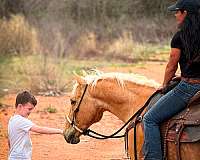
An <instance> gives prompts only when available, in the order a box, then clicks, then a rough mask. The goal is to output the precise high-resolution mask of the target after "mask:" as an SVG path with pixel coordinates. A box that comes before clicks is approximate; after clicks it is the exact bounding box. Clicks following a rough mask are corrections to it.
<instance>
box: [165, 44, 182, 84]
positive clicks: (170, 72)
mask: <svg viewBox="0 0 200 160" xmlns="http://www.w3.org/2000/svg"><path fill="white" fill-rule="evenodd" d="M180 55H181V50H180V49H178V48H172V49H171V52H170V57H169V61H168V63H167V66H166V68H165V76H164V81H163V87H165V86H166V85H167V84H168V83H169V81H170V80H171V79H172V78H173V77H174V76H175V73H176V71H177V68H178V62H179V59H180Z"/></svg>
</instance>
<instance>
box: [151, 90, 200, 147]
mask: <svg viewBox="0 0 200 160" xmlns="http://www.w3.org/2000/svg"><path fill="white" fill-rule="evenodd" d="M162 96H163V94H161V93H158V94H157V95H155V96H154V97H153V98H152V100H151V102H150V103H149V105H148V107H147V110H148V108H150V107H151V106H152V105H153V104H154V103H156V102H157V101H158V100H159V98H161V97H162ZM161 135H162V137H163V138H164V139H165V140H167V141H172V142H175V143H176V142H178V141H179V142H197V141H199V140H200V91H199V92H197V93H196V94H195V95H194V97H193V98H192V99H191V100H190V102H189V103H188V105H187V107H186V109H185V110H183V111H182V112H180V113H179V114H177V115H175V116H174V117H172V118H171V119H169V120H168V121H166V122H164V123H163V124H162V125H161Z"/></svg>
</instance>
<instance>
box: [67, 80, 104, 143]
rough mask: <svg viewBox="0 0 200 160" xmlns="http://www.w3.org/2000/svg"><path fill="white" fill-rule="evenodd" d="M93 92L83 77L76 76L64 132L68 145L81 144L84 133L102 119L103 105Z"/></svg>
mask: <svg viewBox="0 0 200 160" xmlns="http://www.w3.org/2000/svg"><path fill="white" fill-rule="evenodd" d="M93 91H94V89H93V87H92V86H91V84H88V82H87V81H86V80H85V79H84V78H83V77H80V76H76V84H75V85H74V88H73V91H72V95H71V98H70V101H71V106H70V112H69V114H68V115H67V116H66V124H65V130H64V137H65V140H66V141H67V142H68V143H71V144H77V143H79V142H80V136H81V135H82V134H84V131H85V130H86V129H88V128H89V127H90V126H91V125H92V124H93V123H96V122H98V121H100V119H101V118H102V115H103V112H104V109H103V103H101V102H100V101H98V99H96V98H95V97H94V96H93V94H92V93H93Z"/></svg>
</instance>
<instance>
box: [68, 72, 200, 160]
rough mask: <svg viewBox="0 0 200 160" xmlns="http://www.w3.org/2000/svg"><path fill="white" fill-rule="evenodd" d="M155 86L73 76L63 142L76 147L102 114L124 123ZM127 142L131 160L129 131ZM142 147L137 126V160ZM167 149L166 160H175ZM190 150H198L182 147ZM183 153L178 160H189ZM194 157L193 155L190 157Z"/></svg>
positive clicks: (122, 78) (128, 77) (139, 80)
mask: <svg viewBox="0 0 200 160" xmlns="http://www.w3.org/2000/svg"><path fill="white" fill-rule="evenodd" d="M86 86H87V87H86ZM158 86H159V84H158V83H156V82H155V81H153V80H149V79H147V78H145V77H143V76H139V75H132V74H122V73H105V74H102V75H99V76H93V75H88V76H86V77H79V76H77V77H76V84H75V85H74V89H73V92H72V97H71V108H70V113H69V114H68V116H66V117H67V122H66V126H65V131H64V137H65V140H66V141H67V142H68V143H71V144H77V143H79V142H80V136H81V135H82V134H84V133H83V132H84V130H86V129H88V128H89V127H90V126H91V125H92V124H94V123H96V122H98V121H100V120H101V118H102V116H103V113H104V111H108V112H111V113H112V114H114V115H115V116H117V117H118V118H119V119H120V120H122V121H123V122H127V121H128V120H129V118H130V117H131V116H132V115H133V114H134V113H135V112H136V111H137V110H139V108H140V107H141V105H142V104H144V102H145V101H146V100H147V98H148V97H149V96H150V95H151V94H152V93H153V91H155V88H156V87H158ZM128 138H129V141H128V143H129V146H130V147H129V148H128V152H129V155H130V157H131V159H134V156H133V155H134V153H133V147H132V146H133V131H132V130H131V131H130V132H129V136H128ZM142 144H143V133H142V128H141V126H140V125H138V126H137V151H139V152H138V153H137V157H138V158H139V159H142V154H141V150H142ZM168 147H171V148H168V150H169V152H171V153H170V157H169V154H168V159H169V160H175V159H176V155H175V154H176V153H175V152H174V150H175V149H174V148H173V146H170V144H169V145H168ZM197 147H198V146H197ZM191 149H193V150H194V149H195V150H196V149H199V148H192V147H191V146H190V144H186V150H187V152H188V153H192V151H191ZM186 150H184V151H183V152H182V151H181V154H182V155H183V156H182V157H183V159H182V160H191V157H188V156H186ZM197 153H198V152H197ZM198 154H199V153H198ZM197 156H198V158H199V157H200V156H199V155H197ZM197 156H196V155H193V157H197ZM198 158H197V159H198ZM197 159H195V160H197ZM192 160H194V159H192Z"/></svg>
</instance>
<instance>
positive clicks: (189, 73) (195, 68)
mask: <svg viewBox="0 0 200 160" xmlns="http://www.w3.org/2000/svg"><path fill="white" fill-rule="evenodd" d="M171 48H178V49H180V50H181V56H180V60H179V65H180V69H181V76H182V77H186V78H197V79H200V61H198V62H194V61H192V60H188V58H187V57H188V56H187V55H186V52H185V47H184V45H183V42H182V40H181V37H180V31H178V32H177V33H176V34H175V35H174V36H173V38H172V40H171Z"/></svg>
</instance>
